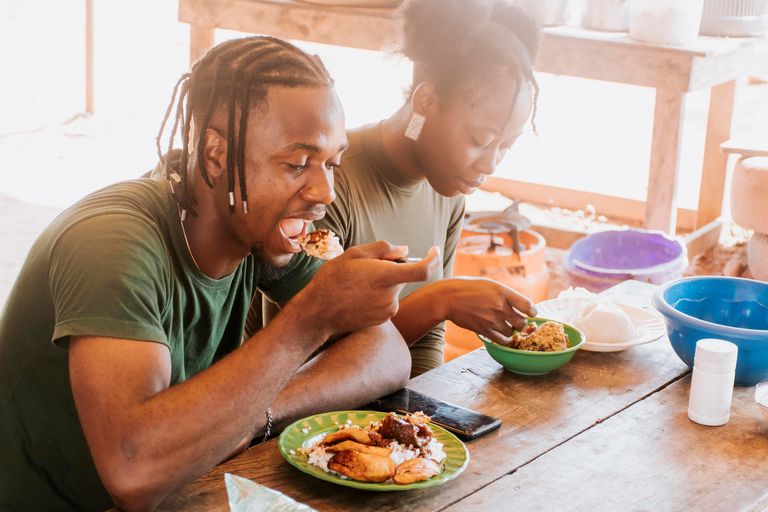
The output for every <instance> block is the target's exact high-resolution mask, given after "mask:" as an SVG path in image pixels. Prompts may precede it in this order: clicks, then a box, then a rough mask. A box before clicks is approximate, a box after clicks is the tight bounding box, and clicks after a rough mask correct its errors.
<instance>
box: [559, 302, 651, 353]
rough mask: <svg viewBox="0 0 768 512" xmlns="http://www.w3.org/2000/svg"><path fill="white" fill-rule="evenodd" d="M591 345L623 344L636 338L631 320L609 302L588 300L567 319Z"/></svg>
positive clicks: (635, 331)
mask: <svg viewBox="0 0 768 512" xmlns="http://www.w3.org/2000/svg"><path fill="white" fill-rule="evenodd" d="M568 323H569V324H571V325H572V326H574V327H576V328H577V329H579V330H580V331H581V332H583V333H584V336H585V337H586V338H587V341H590V342H592V343H624V342H627V341H632V340H634V339H635V338H637V330H636V329H635V326H634V324H633V323H632V320H631V319H630V318H629V316H627V314H626V313H625V312H624V311H622V309H621V308H620V307H618V306H617V305H616V304H613V303H611V302H604V301H598V300H590V301H589V302H587V303H585V304H584V305H583V306H582V307H581V309H580V310H579V311H578V313H577V314H576V315H575V316H573V317H572V318H570V319H569V321H568Z"/></svg>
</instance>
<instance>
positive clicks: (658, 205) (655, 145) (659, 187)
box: [644, 89, 685, 235]
mask: <svg viewBox="0 0 768 512" xmlns="http://www.w3.org/2000/svg"><path fill="white" fill-rule="evenodd" d="M684 107H685V93H682V92H676V91H667V90H664V89H656V106H655V108H654V112H653V140H652V143H651V169H650V173H649V176H648V198H647V200H646V203H645V223H644V226H645V228H646V229H658V230H661V231H664V232H666V233H669V234H670V235H674V234H675V228H676V223H677V176H678V174H679V170H680V147H681V145H682V128H683V113H684V110H685V108H684Z"/></svg>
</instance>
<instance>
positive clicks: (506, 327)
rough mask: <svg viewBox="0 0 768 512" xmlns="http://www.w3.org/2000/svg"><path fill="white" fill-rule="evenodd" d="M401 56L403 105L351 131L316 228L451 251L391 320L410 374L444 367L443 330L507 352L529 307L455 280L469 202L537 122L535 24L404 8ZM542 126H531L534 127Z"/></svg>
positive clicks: (497, 287) (511, 16)
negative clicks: (408, 65)
mask: <svg viewBox="0 0 768 512" xmlns="http://www.w3.org/2000/svg"><path fill="white" fill-rule="evenodd" d="M397 17H398V20H399V27H400V40H399V47H398V52H399V53H400V54H402V55H404V56H405V57H407V58H409V59H410V60H411V61H413V84H412V86H411V88H410V89H409V90H408V93H407V97H406V102H405V104H404V105H403V106H402V107H401V108H400V109H399V110H398V111H397V112H395V113H394V114H393V115H392V116H390V117H389V118H388V119H385V120H383V121H381V122H379V123H376V124H372V125H368V126H363V127H362V128H358V129H354V130H350V131H348V132H347V138H348V139H349V144H350V147H349V149H348V150H347V151H346V152H345V153H344V155H343V158H342V160H341V167H340V168H339V169H337V170H336V173H335V189H336V196H337V197H336V200H335V201H334V202H333V203H332V204H331V205H330V206H329V208H328V212H327V215H326V217H325V218H324V219H322V220H321V221H319V222H318V225H319V226H320V227H324V228H329V229H331V230H333V231H334V232H335V233H336V234H338V235H339V237H340V239H341V240H342V242H343V244H344V246H345V247H352V246H356V245H360V244H365V243H369V242H371V241H374V240H379V239H382V240H389V241H392V242H393V243H397V244H400V245H407V246H408V247H409V249H410V252H411V254H414V255H422V254H426V252H427V250H429V248H430V247H432V246H438V247H440V248H441V249H442V254H443V261H442V266H441V268H439V269H438V270H437V271H436V272H435V273H434V274H432V276H431V278H430V280H429V281H428V282H427V283H418V284H411V285H408V286H406V287H405V289H404V290H403V292H402V294H401V301H400V311H399V313H398V314H397V315H396V316H395V317H394V318H393V322H394V323H395V325H396V326H397V327H398V329H400V332H401V334H403V337H404V338H405V339H406V341H407V342H408V343H409V344H412V345H411V347H410V349H411V355H412V358H413V362H412V369H411V372H412V376H413V375H418V374H420V373H423V372H425V371H427V370H429V369H431V368H434V367H436V366H438V365H439V364H442V362H443V343H444V340H443V338H444V334H445V329H444V324H443V323H441V322H443V321H444V320H446V319H447V320H451V321H453V322H454V323H456V324H457V325H459V326H461V327H464V328H466V329H470V330H472V331H474V332H477V333H480V334H484V335H486V336H488V337H489V338H490V339H492V340H494V341H498V342H501V343H505V344H506V343H507V342H508V341H509V339H511V336H512V334H513V327H517V328H522V327H523V326H524V325H525V318H524V315H533V314H534V313H535V308H534V306H533V304H532V303H531V301H530V300H528V299H527V298H525V297H523V296H522V295H520V294H518V293H516V292H514V291H513V290H511V289H510V288H508V287H506V286H504V285H502V284H500V283H498V282H496V281H491V280H489V279H481V278H477V279H473V278H451V273H452V268H453V261H454V255H455V253H456V247H457V244H458V240H459V236H460V233H461V228H462V221H463V217H464V197H463V196H464V195H465V194H471V193H472V192H474V191H475V190H476V189H477V187H479V186H480V185H481V184H482V183H483V182H484V181H485V179H486V177H487V176H489V175H491V174H493V173H494V171H495V170H496V166H497V165H498V163H499V162H500V161H501V159H502V158H503V157H504V155H505V154H506V152H507V150H508V149H509V148H510V147H511V146H512V144H514V142H515V141H516V140H517V138H518V137H519V136H520V134H521V132H522V130H523V127H524V126H525V124H526V122H527V120H528V118H529V117H532V116H531V112H532V111H533V114H534V116H535V110H536V99H537V95H538V85H537V83H536V79H535V78H534V76H533V64H534V62H535V60H536V56H537V53H538V48H539V39H540V34H539V29H538V27H537V26H536V24H535V22H534V21H533V20H532V19H531V18H529V17H528V16H526V15H525V14H524V13H523V12H522V11H521V10H520V9H518V8H516V7H515V6H514V5H512V2H511V1H509V0H405V2H404V3H403V4H402V5H401V7H400V8H399V10H398V11H397ZM531 123H532V124H533V119H531Z"/></svg>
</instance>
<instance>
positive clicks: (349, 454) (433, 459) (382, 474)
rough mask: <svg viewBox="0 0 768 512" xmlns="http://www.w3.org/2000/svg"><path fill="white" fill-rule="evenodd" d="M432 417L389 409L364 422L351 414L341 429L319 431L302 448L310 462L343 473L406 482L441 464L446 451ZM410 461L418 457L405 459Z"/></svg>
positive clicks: (423, 476)
mask: <svg viewBox="0 0 768 512" xmlns="http://www.w3.org/2000/svg"><path fill="white" fill-rule="evenodd" d="M429 420H430V418H429V416H426V415H424V414H423V413H416V414H409V415H407V416H398V415H397V414H395V413H389V414H388V415H387V416H386V417H385V418H384V419H383V420H381V421H373V422H371V423H370V424H368V426H366V427H364V428H360V427H358V426H356V425H352V424H351V421H350V420H348V421H347V423H346V424H342V425H339V430H338V431H336V432H332V433H330V434H327V435H318V436H317V437H316V438H315V439H312V440H311V443H310V444H309V445H308V446H306V447H303V448H298V451H299V452H300V453H302V454H304V455H306V456H307V459H308V460H307V462H308V463H309V464H312V465H314V466H317V467H319V468H321V469H322V470H323V471H325V472H327V473H333V474H336V475H339V477H340V478H343V479H353V480H358V481H364V482H387V483H392V482H393V483H397V484H401V485H407V484H410V483H414V482H418V481H422V480H427V479H429V478H431V477H433V476H435V475H438V474H440V471H441V470H442V467H443V464H442V463H443V461H444V460H445V458H446V454H445V452H444V451H443V443H440V442H439V441H437V439H435V437H434V436H433V435H432V431H431V429H430V428H429V427H428V426H427V423H428V422H429ZM350 459H351V460H350ZM386 459H388V460H386ZM390 461H391V462H390ZM406 461H413V462H412V463H409V464H403V463H404V462H406Z"/></svg>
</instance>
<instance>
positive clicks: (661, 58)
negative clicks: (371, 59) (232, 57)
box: [179, 0, 756, 245]
mask: <svg viewBox="0 0 768 512" xmlns="http://www.w3.org/2000/svg"><path fill="white" fill-rule="evenodd" d="M390 15H391V11H390V10H388V9H371V8H352V7H329V6H323V5H316V4H308V3H302V2H300V1H295V0H179V21H182V22H186V23H189V24H190V25H191V44H190V57H191V60H192V61H195V60H196V59H197V58H198V57H199V56H200V55H202V53H203V52H204V51H205V50H207V49H208V48H210V47H211V46H213V43H214V29H215V28H224V29H232V30H240V31H244V32H251V33H268V34H273V35H277V36H280V37H284V38H287V39H297V40H302V41H312V42H318V43H326V44H333V45H340V46H349V47H354V48H365V49H371V50H378V49H380V48H381V46H382V43H383V42H385V41H386V40H387V39H388V38H391V37H392V35H393V34H394V32H395V23H394V21H393V20H392V19H391V16H390ZM755 41H756V39H754V38H751V39H750V38H741V39H739V38H735V39H727V38H715V37H699V39H698V40H697V42H696V43H694V44H692V45H690V46H684V47H673V46H660V45H652V44H645V43H639V42H636V41H633V40H631V39H629V38H628V37H627V35H626V33H606V32H597V31H593V30H586V29H581V28H577V27H571V26H560V27H549V28H545V29H544V39H543V41H542V47H541V53H540V56H539V61H538V63H537V65H536V70H537V71H541V72H545V73H554V74H558V75H566V76H573V77H579V78H590V79H595V80H605V81H609V82H617V83H622V84H629V85H639V86H645V87H653V88H654V89H656V104H655V110H654V122H653V137H652V144H651V159H650V175H649V180H648V195H647V200H646V201H645V202H643V201H636V200H628V199H626V198H619V197H613V196H607V195H601V194H596V193H590V192H579V191H573V190H567V189H563V188H559V187H552V186H546V185H538V184H533V183H527V182H520V181H514V180H507V179H501V178H496V179H489V180H488V182H487V183H486V186H485V187H484V188H485V189H487V190H491V191H498V192H505V191H508V193H511V194H512V195H510V197H513V198H520V199H522V200H523V201H530V202H534V203H539V204H554V205H557V206H561V207H564V208H570V209H577V210H578V209H582V208H584V205H585V204H592V205H593V206H594V207H595V209H596V210H597V211H598V212H600V213H601V214H605V215H608V216H615V217H621V218H628V219H634V220H643V222H644V226H645V227H646V228H648V229H659V230H663V231H665V232H667V233H670V234H674V233H675V231H676V229H677V228H678V227H679V228H680V229H683V230H686V231H694V230H698V231H699V232H698V233H696V236H695V237H694V238H693V239H698V238H701V237H703V238H704V240H705V242H706V244H710V245H711V244H712V241H713V240H714V243H716V242H717V236H716V235H719V233H720V226H721V221H720V219H719V218H720V215H721V214H722V206H723V200H724V196H723V188H724V185H725V179H726V165H727V155H724V154H722V153H721V152H720V144H722V143H723V142H725V141H727V140H728V139H729V137H730V132H731V121H732V117H733V105H734V94H735V89H736V79H737V78H739V77H741V76H744V75H746V74H747V73H748V72H749V69H750V65H751V62H752V54H753V46H754V42H755ZM706 88H711V97H710V103H709V114H708V119H707V133H706V141H705V147H704V165H703V169H702V175H701V183H700V191H699V203H698V208H697V209H696V210H690V209H679V208H678V207H677V180H678V175H679V170H680V165H679V162H680V149H681V144H682V129H683V117H684V106H685V97H686V94H687V93H688V92H691V91H695V90H698V89H706ZM596 150H597V149H596ZM617 179H618V178H617ZM713 232H714V234H713Z"/></svg>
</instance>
